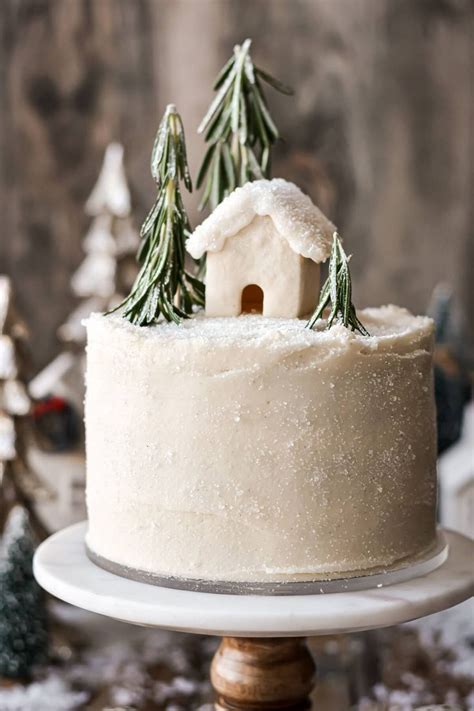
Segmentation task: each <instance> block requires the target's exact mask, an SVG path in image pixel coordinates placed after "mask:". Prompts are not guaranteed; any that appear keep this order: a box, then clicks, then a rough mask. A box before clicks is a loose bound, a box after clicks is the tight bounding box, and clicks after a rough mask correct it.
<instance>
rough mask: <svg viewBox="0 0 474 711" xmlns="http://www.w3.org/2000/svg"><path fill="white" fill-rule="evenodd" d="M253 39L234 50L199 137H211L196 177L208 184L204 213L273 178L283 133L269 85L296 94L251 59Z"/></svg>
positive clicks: (198, 185) (208, 138) (203, 200)
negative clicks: (271, 102)
mask: <svg viewBox="0 0 474 711" xmlns="http://www.w3.org/2000/svg"><path fill="white" fill-rule="evenodd" d="M250 45H251V40H250V39H246V40H245V42H243V43H242V45H236V46H235V47H234V53H233V56H232V57H231V58H230V59H229V60H228V62H227V63H226V64H225V65H224V67H223V68H222V70H221V71H220V73H219V75H218V77H217V79H216V81H215V83H214V87H213V88H214V90H215V91H216V92H217V94H216V96H215V97H214V100H213V101H212V103H211V105H210V106H209V109H208V111H207V113H206V115H205V116H204V118H203V120H202V122H201V124H200V126H199V128H198V133H204V134H205V140H206V143H208V144H209V145H208V148H207V151H206V153H205V155H204V158H203V161H202V164H201V167H200V169H199V172H198V176H197V179H196V186H197V187H198V188H200V187H201V186H202V185H204V192H203V196H202V200H201V204H200V206H199V207H200V209H202V208H204V207H205V206H206V205H210V207H211V209H214V208H216V207H217V205H218V204H219V203H220V202H222V200H223V199H224V198H225V197H226V196H227V195H228V194H229V193H231V192H232V191H233V190H234V189H235V188H236V187H238V186H240V185H244V184H245V183H248V182H250V181H252V180H258V179H261V178H268V177H269V176H270V170H271V165H270V161H271V149H272V146H273V144H274V143H275V142H276V141H277V140H278V138H279V137H280V134H279V132H278V129H277V127H276V125H275V123H274V121H273V119H272V117H271V114H270V112H269V110H268V107H267V102H266V99H265V95H264V91H263V83H266V84H268V85H269V86H271V87H273V88H274V89H276V90H277V91H279V92H281V93H283V94H292V93H293V91H292V89H290V88H289V87H287V86H285V85H284V84H282V83H281V82H280V81H278V79H275V78H274V77H272V76H271V75H270V74H268V73H267V72H265V71H264V70H263V69H260V67H256V66H255V65H254V63H253V61H252V57H251V55H250Z"/></svg>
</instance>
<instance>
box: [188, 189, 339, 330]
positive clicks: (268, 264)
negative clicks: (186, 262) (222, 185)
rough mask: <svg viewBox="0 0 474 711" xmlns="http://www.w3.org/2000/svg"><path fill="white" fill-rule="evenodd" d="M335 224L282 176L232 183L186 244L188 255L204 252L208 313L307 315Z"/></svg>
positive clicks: (199, 255)
mask: <svg viewBox="0 0 474 711" xmlns="http://www.w3.org/2000/svg"><path fill="white" fill-rule="evenodd" d="M335 230H336V228H335V227H334V225H333V224H332V223H331V222H330V221H329V220H328V219H327V218H326V217H325V216H324V215H323V214H322V212H321V211H320V210H319V209H318V208H317V207H316V205H314V204H313V203H312V201H311V200H310V198H309V197H308V196H307V195H304V194H303V193H302V192H301V190H300V189H299V188H298V187H297V186H296V185H294V184H293V183H289V182H287V181H286V180H282V179H275V180H257V181H255V182H253V183H247V184H246V185H244V186H243V187H242V188H237V189H236V190H234V192H233V193H231V195H229V196H228V197H227V198H226V199H225V200H224V201H223V202H222V203H221V204H220V205H218V207H217V208H216V209H215V210H214V212H213V213H212V214H211V215H210V216H209V217H208V218H207V219H206V220H205V221H204V222H203V223H202V224H201V225H200V226H199V227H197V229H196V230H195V231H194V233H193V234H192V236H191V237H190V239H189V240H188V242H187V244H186V248H187V250H188V252H189V253H190V254H191V255H192V256H193V257H194V258H195V259H199V258H200V257H202V255H203V254H204V253H205V252H207V271H206V314H207V316H238V315H239V314H241V313H245V312H257V313H262V314H263V315H264V316H268V317H277V318H298V317H303V316H305V315H307V314H309V313H310V312H311V311H313V309H314V308H315V306H316V302H317V298H318V293H319V269H320V268H319V265H320V263H321V262H324V261H325V260H326V259H327V258H328V257H329V255H330V252H331V244H332V236H333V233H334V232H335Z"/></svg>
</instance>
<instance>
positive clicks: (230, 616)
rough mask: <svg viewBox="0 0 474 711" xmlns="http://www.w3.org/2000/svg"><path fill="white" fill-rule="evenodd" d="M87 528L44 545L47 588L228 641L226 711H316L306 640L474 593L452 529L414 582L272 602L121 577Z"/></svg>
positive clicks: (38, 571)
mask: <svg viewBox="0 0 474 711" xmlns="http://www.w3.org/2000/svg"><path fill="white" fill-rule="evenodd" d="M85 530H86V524H85V523H81V524H76V525H74V526H71V527H70V528H66V529H64V530H63V531H60V532H59V533H56V534H55V535H53V536H51V538H49V539H48V540H47V541H45V542H44V543H43V544H42V545H41V546H40V547H39V548H38V551H37V553H36V556H35V561H34V570H35V575H36V578H37V580H38V582H39V583H40V585H42V586H43V587H44V588H45V589H46V590H47V591H48V592H50V593H51V594H52V595H55V596H56V597H58V598H60V599H61V600H65V601H66V602H69V603H71V604H72V605H76V606H77V607H81V608H84V609H85V610H90V611H91V612H96V613H98V614H101V615H106V616H107V617H112V618H115V619H117V620H121V621H122V622H129V623H131V624H135V625H145V626H149V627H159V628H162V629H170V630H177V631H180V632H191V633H196V634H209V635H218V636H221V637H223V640H222V642H221V645H220V647H219V649H218V650H217V652H216V655H215V657H214V660H213V662H212V666H211V681H212V684H213V687H214V690H215V694H216V703H215V708H216V709H218V710H220V711H221V710H224V709H225V710H226V711H231V710H233V711H239V710H242V711H244V710H247V711H251V710H252V711H264V710H265V709H275V710H276V709H279V710H280V711H302V710H303V709H309V708H310V701H309V696H310V693H311V690H312V689H313V686H314V684H315V672H316V668H315V665H314V662H313V659H312V657H311V654H310V652H309V650H308V648H307V646H306V642H305V639H304V638H305V637H307V636H315V635H328V634H340V633H343V632H356V631H361V630H367V629H374V628H377V627H387V626H390V625H395V624H399V623H401V622H407V621H408V620H413V619H416V618H418V617H423V616H424V615H430V614H432V613H434V612H439V611H440V610H443V609H445V608H447V607H452V606H453V605H457V604H458V603H460V602H462V601H463V600H466V599H467V598H469V597H470V596H471V595H472V594H473V592H474V579H473V565H472V561H473V554H474V543H473V542H472V541H470V540H468V539H467V538H465V537H464V536H461V535H459V534H457V533H452V532H449V531H446V532H445V536H446V540H447V543H448V545H449V552H448V555H447V558H446V560H445V562H444V563H443V564H442V565H440V566H439V567H438V568H437V569H436V570H433V571H432V572H429V573H427V574H425V575H422V576H420V577H417V578H414V579H412V580H406V581H405V582H401V583H394V584H392V585H388V586H386V587H384V586H383V585H380V583H379V587H375V588H373V589H370V590H358V591H352V592H348V591H344V592H333V593H327V594H312V595H306V594H305V595H275V596H266V595H222V594H215V593H209V592H192V591H189V590H174V589H170V588H165V587H157V586H154V585H148V584H146V583H138V582H134V581H132V580H128V579H126V578H121V577H118V576H117V575H113V574H112V573H109V572H107V571H105V570H102V569H101V568H99V567H97V566H96V565H94V564H93V563H92V562H91V561H90V560H89V559H88V557H87V555H86V552H85V546H84V534H85Z"/></svg>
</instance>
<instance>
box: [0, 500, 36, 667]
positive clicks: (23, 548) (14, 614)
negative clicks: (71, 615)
mask: <svg viewBox="0 0 474 711" xmlns="http://www.w3.org/2000/svg"><path fill="white" fill-rule="evenodd" d="M33 553H34V545H33V539H32V533H31V529H30V526H29V522H28V514H27V513H26V511H25V509H23V508H21V507H20V506H16V507H15V508H14V509H12V511H11V512H10V515H9V517H8V519H7V522H6V526H5V532H4V535H3V539H2V546H1V550H0V677H1V676H3V677H7V678H12V679H13V678H27V677H29V676H30V674H31V671H32V668H33V667H35V666H36V665H39V664H43V663H44V662H46V661H47V658H48V631H47V616H46V607H45V600H44V595H43V591H42V590H41V588H40V587H39V585H38V584H37V582H36V580H35V579H34V576H33V565H32V564H33Z"/></svg>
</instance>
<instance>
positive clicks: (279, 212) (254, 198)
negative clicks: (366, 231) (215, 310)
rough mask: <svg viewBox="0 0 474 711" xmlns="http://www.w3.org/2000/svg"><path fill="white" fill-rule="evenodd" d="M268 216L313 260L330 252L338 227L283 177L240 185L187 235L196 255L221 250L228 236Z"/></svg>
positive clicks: (321, 259)
mask: <svg viewBox="0 0 474 711" xmlns="http://www.w3.org/2000/svg"><path fill="white" fill-rule="evenodd" d="M257 216H260V217H264V216H269V217H271V219H272V220H273V224H274V225H275V228H276V230H277V231H278V233H279V234H280V235H281V236H282V237H283V238H284V239H286V240H287V242H288V244H289V246H290V247H291V249H292V250H293V251H294V252H296V253H297V254H300V255H301V256H302V257H307V258H309V259H312V260H313V261H314V262H324V261H325V260H326V259H327V258H328V257H329V255H330V253H331V244H332V235H333V233H334V232H335V231H336V227H335V226H334V225H333V224H332V222H331V221H330V220H328V219H327V217H326V216H325V215H324V214H323V213H322V212H321V210H320V209H319V208H318V207H316V205H315V204H314V203H313V202H312V200H311V199H310V198H309V197H308V195H305V194H304V193H303V192H302V191H301V190H300V189H299V188H298V187H297V186H296V185H295V184H294V183H290V182H288V181H286V180H283V179H282V178H276V179H274V180H256V181H255V182H253V183H247V184H246V185H244V186H243V187H241V188H237V189H236V190H234V192H232V193H231V194H230V195H229V196H228V197H226V198H225V200H223V201H222V202H221V203H220V205H218V206H217V207H216V209H215V210H214V212H213V213H212V214H211V215H209V217H208V218H207V219H206V220H204V222H203V223H202V224H201V225H199V226H198V227H197V228H196V229H195V230H194V232H193V234H192V235H191V237H190V238H189V239H188V241H187V243H186V249H187V250H188V252H189V253H190V254H191V256H192V257H194V259H200V258H201V257H202V255H203V254H204V253H205V252H220V250H221V249H222V248H223V247H224V244H225V242H226V240H227V239H228V238H229V237H233V236H234V235H236V234H237V233H238V232H240V230H242V229H244V228H245V227H247V226H248V225H249V224H250V223H251V222H252V220H253V219H254V218H255V217H257Z"/></svg>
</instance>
